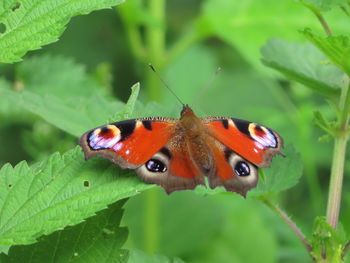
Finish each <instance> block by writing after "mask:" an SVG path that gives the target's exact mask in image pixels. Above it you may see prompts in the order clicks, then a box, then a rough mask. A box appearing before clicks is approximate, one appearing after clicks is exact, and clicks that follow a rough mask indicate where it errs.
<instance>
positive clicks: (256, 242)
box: [0, 0, 350, 263]
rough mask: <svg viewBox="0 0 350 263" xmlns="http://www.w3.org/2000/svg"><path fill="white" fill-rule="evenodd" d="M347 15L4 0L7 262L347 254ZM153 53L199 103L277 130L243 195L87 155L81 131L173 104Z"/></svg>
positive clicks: (0, 155)
mask: <svg viewBox="0 0 350 263" xmlns="http://www.w3.org/2000/svg"><path fill="white" fill-rule="evenodd" d="M119 4H120V5H119ZM165 4H166V7H165ZM116 5H118V7H117V8H116V9H115V10H114V9H110V10H104V11H99V12H93V13H92V14H89V15H88V16H79V15H81V14H88V13H91V12H92V11H94V10H99V9H105V8H109V7H112V6H116ZM165 8H166V10H167V13H165ZM179 14H181V19H179ZM349 14H350V5H349V3H348V1H346V0H336V1H330V0H300V1H298V2H297V1H292V0H288V1H278V2H276V1H272V0H263V1H249V2H245V1H241V2H233V1H230V0H219V1H217V0H216V1H214V0H205V1H202V2H201V3H200V4H199V3H197V2H195V1H185V0H181V1H180V2H179V3H178V2H176V3H175V2H173V1H168V2H166V1H164V0H157V1H156V0H148V1H142V0H135V1H126V2H125V3H123V1H120V0H103V1H94V0H93V1H87V2H86V1H82V0H60V1H53V0H47V1H37V0H26V1H13V0H8V1H4V2H3V3H2V4H0V62H2V63H8V64H1V65H0V74H1V76H0V118H1V123H0V143H1V144H0V145H1V146H2V147H1V148H0V165H1V168H0V188H1V190H0V251H1V252H2V253H1V254H0V258H1V262H46V261H47V259H52V260H51V261H53V262H68V261H69V262H80V261H81V262H83V261H84V262H89V261H94V262H95V261H101V262H103V261H105V262H130V263H131V262H159V263H160V262H173V263H180V262H192V263H196V262H201V263H205V262H231V261H235V262H257V261H259V260H261V259H264V262H307V261H309V260H310V258H312V259H313V260H314V261H317V262H343V260H344V258H345V259H347V258H346V257H345V256H346V252H347V250H348V249H349V247H350V245H349V242H347V240H348V239H349V236H348V234H347V233H349V231H350V225H349V224H348V223H347V222H349V219H350V214H349V213H346V212H345V211H347V209H348V206H349V204H350V202H349V200H350V198H349V197H348V194H347V193H346V192H345V194H344V195H345V198H344V200H343V204H342V205H343V207H342V210H341V212H342V213H341V214H340V221H341V222H342V224H341V223H340V222H339V220H338V215H339V209H340V208H339V204H340V196H341V195H340V193H341V189H342V187H343V183H342V179H343V174H344V171H343V167H345V173H346V172H349V170H350V165H349V162H348V161H347V160H346V158H345V154H346V145H347V140H348V119H349V107H350V95H349V92H348V85H349V76H350V64H349V61H350V60H349V56H350V41H349V36H348V32H349V31H348V23H349V21H348V18H349V16H350V15H349ZM73 16H77V17H76V18H74V19H71V18H72V17H73ZM116 18H117V19H116ZM281 25H283V26H281ZM66 27H67V28H66ZM63 31H65V32H64V33H63ZM322 31H324V32H325V34H326V36H324V33H322ZM58 39H60V41H57V40H58ZM56 41H57V42H56ZM300 41H304V43H300ZM305 41H306V42H305ZM53 42H56V43H53ZM50 43H52V44H51V45H48V44H50ZM38 49H41V50H38ZM260 49H261V50H260ZM259 50H260V52H261V53H259ZM29 51H30V52H29ZM28 52H29V53H28ZM27 53H28V54H27ZM260 54H261V55H260ZM22 59H23V61H21V60H22ZM19 61H21V62H19ZM14 62H18V63H14ZM149 62H152V64H153V65H154V67H155V68H156V69H157V71H158V72H159V74H160V75H161V76H162V78H163V79H164V80H165V82H166V83H168V85H169V86H170V87H171V88H172V89H173V90H174V91H175V93H176V94H177V96H179V97H180V98H181V100H182V101H184V103H189V104H190V105H191V107H193V108H194V109H195V111H196V112H197V113H199V114H200V115H203V116H206V115H223V116H232V117H237V118H241V119H249V120H252V121H256V122H258V123H263V124H265V125H267V126H268V127H271V128H273V129H274V130H276V131H278V132H279V133H280V134H281V135H282V136H283V138H284V141H285V142H286V143H285V144H286V145H287V146H286V147H285V148H284V149H283V153H284V155H285V157H284V158H283V157H282V156H277V157H275V158H274V159H273V161H272V163H271V168H267V169H262V170H260V175H261V180H260V181H259V184H258V186H257V187H256V188H255V189H254V190H252V191H250V192H249V194H248V197H247V199H242V198H241V197H240V196H238V195H236V194H232V193H226V192H225V191H224V190H223V189H222V188H217V189H215V190H211V189H209V188H206V187H198V188H196V189H195V190H194V191H185V192H176V193H174V194H172V195H170V196H168V195H166V194H165V193H164V192H162V190H160V189H159V188H158V187H154V186H153V185H148V184H145V183H143V182H142V181H141V180H139V179H138V177H136V176H135V174H134V172H132V171H130V170H122V169H120V168H118V167H117V166H116V165H114V164H112V163H110V162H109V161H106V160H101V159H99V158H94V159H92V160H89V161H88V162H86V161H85V160H84V158H83V154H82V152H81V149H80V148H79V147H78V146H76V144H77V140H78V137H79V136H81V134H83V133H84V132H86V131H87V130H89V129H91V128H93V127H96V126H99V125H103V124H105V123H108V122H114V121H118V120H123V119H128V118H135V117H144V116H171V117H178V114H179V113H178V112H179V109H180V107H181V106H180V105H179V104H178V102H176V99H175V98H174V96H173V95H171V94H170V93H169V92H167V91H166V89H164V87H162V83H161V81H159V79H158V77H157V76H156V75H155V74H154V73H153V72H151V71H150V70H149V69H147V65H146V64H147V63H149ZM261 62H262V63H261ZM9 63H14V64H9ZM218 65H220V67H221V68H222V72H221V73H220V74H219V75H218V76H217V77H215V81H214V82H213V83H211V80H210V79H211V77H210V76H211V75H213V74H214V72H215V69H216V68H217V67H218ZM264 65H265V66H267V67H264ZM269 68H270V69H273V70H275V72H274V71H273V70H270V69H269ZM276 72H277V73H276ZM139 82H141V83H139ZM134 83H136V84H134ZM133 84H134V85H133ZM132 85H133V86H132ZM131 86H132V87H131ZM129 87H131V95H130V89H129ZM140 87H141V90H140ZM202 87H204V88H202ZM148 100H149V101H153V102H151V103H148V104H143V103H141V102H140V101H142V102H144V101H148ZM154 101H156V102H154ZM325 101H327V103H325ZM160 103H161V104H160ZM315 124H316V125H315ZM326 137H327V140H324V139H325V138H326ZM319 138H323V142H320V141H319ZM331 141H334V152H333V158H330V156H331V147H330V145H329V142H331ZM329 172H330V173H331V176H330V178H331V179H330V182H329V176H328V174H329ZM347 179H348V178H347V177H345V178H344V184H345V185H347V184H348V182H347V181H348V180H347ZM328 187H329V196H328V204H327V214H326V216H325V217H324V216H320V215H322V214H323V213H324V210H325V207H326V204H325V200H326V195H325V193H326V192H327V191H328ZM148 189H149V190H148ZM146 190H147V191H146ZM129 198H130V199H129ZM127 199H129V200H128V201H127V203H126V205H125V215H123V209H122V206H123V204H124V202H125V201H126V200H127ZM262 203H265V204H266V205H267V206H262V205H261V204H262ZM277 203H278V205H277ZM284 209H286V210H287V211H288V213H290V214H292V215H293V217H292V218H291V217H289V216H288V213H286V212H284ZM343 211H344V212H343ZM280 219H282V220H280ZM120 221H122V225H126V226H127V227H128V229H129V233H128V231H127V230H126V228H124V227H120V224H121V223H120ZM312 221H314V224H313V227H312V226H311V223H310V222H312ZM283 222H284V223H286V224H284V223H283ZM301 229H303V230H306V229H309V231H305V232H306V235H304V233H303V232H302V231H301ZM127 239H128V241H126V240H127ZM262 240H263V242H262ZM125 241H126V244H125V245H124V243H125ZM300 241H301V242H300ZM252 247H253V248H254V253H251V251H252ZM58 252H59V253H58ZM155 252H156V253H157V254H154V253H155ZM153 254H154V255H153ZM180 258H181V259H180Z"/></svg>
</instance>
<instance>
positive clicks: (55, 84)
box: [16, 55, 107, 99]
mask: <svg viewBox="0 0 350 263" xmlns="http://www.w3.org/2000/svg"><path fill="white" fill-rule="evenodd" d="M16 82H17V83H18V84H17V85H20V86H21V89H22V90H26V91H31V92H35V93H37V94H40V95H47V94H50V95H54V96H57V97H59V98H64V99H66V98H71V97H75V96H77V97H78V96H79V97H85V98H89V97H91V94H99V95H107V88H106V87H103V86H102V85H100V84H99V83H98V82H97V81H96V80H95V79H94V78H93V77H92V76H90V75H88V74H87V72H86V69H85V67H84V66H83V65H82V64H78V63H76V62H74V60H73V59H71V58H67V57H63V56H57V55H56V56H52V55H42V56H34V57H31V58H28V59H26V60H24V61H23V62H22V63H19V64H18V66H17V67H16Z"/></svg>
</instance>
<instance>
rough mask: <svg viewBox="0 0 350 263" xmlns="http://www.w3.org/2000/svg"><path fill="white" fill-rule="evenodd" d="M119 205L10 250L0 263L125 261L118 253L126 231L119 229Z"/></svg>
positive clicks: (121, 254) (114, 262) (117, 262)
mask: <svg viewBox="0 0 350 263" xmlns="http://www.w3.org/2000/svg"><path fill="white" fill-rule="evenodd" d="M124 202H125V201H119V202H116V203H114V204H113V205H111V206H110V207H109V208H108V209H106V210H103V211H101V212H99V213H97V215H95V216H94V217H91V218H89V219H87V220H86V221H84V222H82V223H80V224H78V225H75V226H73V227H72V226H71V227H67V228H66V229H64V230H63V231H59V232H55V233H53V234H51V235H49V236H44V237H43V238H41V239H40V241H39V242H38V243H35V244H32V245H29V246H23V245H21V246H13V247H11V249H10V250H9V253H8V255H4V254H2V255H1V262H47V260H49V259H50V261H51V262H97V261H98V262H113V263H125V262H127V261H128V251H126V250H124V249H121V246H122V245H123V244H124V242H125V241H126V238H127V229H126V228H125V227H119V223H120V220H121V217H122V214H123V210H122V205H123V204H124Z"/></svg>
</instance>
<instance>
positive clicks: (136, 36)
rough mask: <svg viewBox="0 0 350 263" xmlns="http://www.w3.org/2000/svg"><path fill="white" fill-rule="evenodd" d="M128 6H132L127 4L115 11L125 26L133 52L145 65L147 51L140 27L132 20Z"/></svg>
mask: <svg viewBox="0 0 350 263" xmlns="http://www.w3.org/2000/svg"><path fill="white" fill-rule="evenodd" d="M128 5H130V3H125V4H124V5H122V6H121V7H119V8H116V9H115V10H116V12H118V13H119V15H120V18H121V20H122V22H123V24H124V28H125V32H126V34H127V37H128V40H129V45H130V49H131V52H132V53H133V55H134V56H135V57H136V58H137V59H138V60H139V61H140V62H143V63H144V62H145V59H146V50H145V47H144V45H143V41H142V37H141V32H140V30H139V25H138V24H137V23H135V21H134V19H131V18H130V14H129V10H128V9H129V8H130V7H129V6H128Z"/></svg>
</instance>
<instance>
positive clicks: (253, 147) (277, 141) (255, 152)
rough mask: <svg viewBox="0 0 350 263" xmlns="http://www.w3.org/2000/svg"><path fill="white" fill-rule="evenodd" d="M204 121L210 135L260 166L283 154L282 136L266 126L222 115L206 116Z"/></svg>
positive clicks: (267, 164)
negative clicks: (222, 116)
mask: <svg viewBox="0 0 350 263" xmlns="http://www.w3.org/2000/svg"><path fill="white" fill-rule="evenodd" d="M203 122H204V123H205V125H206V127H207V128H208V133H209V135H211V136H212V137H213V138H215V139H216V140H218V141H219V142H221V143H222V144H224V145H225V146H226V147H227V148H228V149H230V150H231V151H233V152H235V153H237V154H238V155H240V156H242V157H243V158H244V159H246V160H248V161H249V162H251V163H253V164H254V165H256V166H258V167H268V166H269V165H270V162H271V159H272V157H273V156H274V155H276V154H281V152H280V149H281V148H282V147H283V141H282V138H281V136H280V135H279V134H278V133H276V132H274V131H273V130H271V129H269V128H267V127H265V126H262V125H260V124H257V123H254V122H249V121H244V120H240V119H233V118H231V119H230V118H220V117H211V118H204V119H203Z"/></svg>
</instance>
